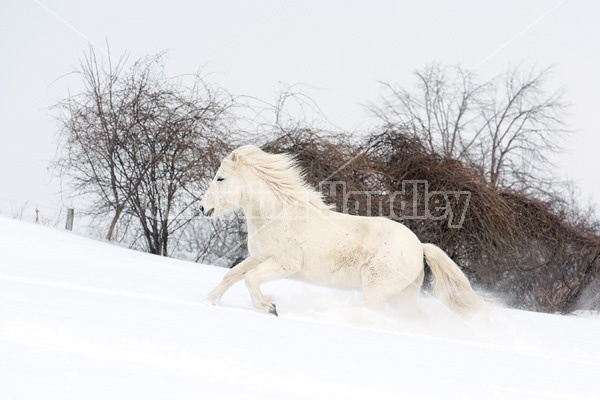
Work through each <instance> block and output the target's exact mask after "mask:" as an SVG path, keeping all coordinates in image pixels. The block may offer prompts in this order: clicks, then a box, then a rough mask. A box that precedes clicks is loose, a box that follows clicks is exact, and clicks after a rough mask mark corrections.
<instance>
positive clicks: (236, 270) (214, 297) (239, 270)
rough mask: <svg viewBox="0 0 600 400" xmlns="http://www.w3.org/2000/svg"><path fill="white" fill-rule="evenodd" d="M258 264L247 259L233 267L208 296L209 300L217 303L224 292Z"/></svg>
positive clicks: (256, 261)
mask: <svg viewBox="0 0 600 400" xmlns="http://www.w3.org/2000/svg"><path fill="white" fill-rule="evenodd" d="M258 264H259V261H258V260H256V259H254V258H252V257H248V258H246V259H245V260H244V261H242V262H241V263H239V264H238V265H236V266H235V267H233V268H231V269H230V270H229V271H227V273H226V274H225V276H224V277H223V280H222V281H221V283H219V285H218V286H217V287H215V288H214V289H213V290H212V291H211V292H210V293H209V294H208V298H209V300H210V301H211V302H212V303H213V304H216V303H218V302H219V300H221V297H223V295H224V294H225V292H226V291H227V290H229V288H230V287H231V286H233V284H234V283H236V282H239V281H241V280H242V279H244V276H245V275H246V273H247V272H248V271H250V270H251V269H252V268H254V267H256V266H257V265H258Z"/></svg>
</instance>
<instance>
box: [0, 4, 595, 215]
mask: <svg viewBox="0 0 600 400" xmlns="http://www.w3.org/2000/svg"><path fill="white" fill-rule="evenodd" d="M598 15H600V3H599V2H598V1H595V0H563V1H547V0H540V1H529V0H516V1H514V0H504V1H496V2H490V1H477V0H472V1H448V0H435V1H434V0H432V1H421V0H419V1H417V0H413V1H373V0H369V1H327V0H319V1H313V0H302V1H283V0H280V1H250V0H243V1H242V0H240V1H228V0H219V1H214V0H212V1H197V0H195V1H192V0H189V1H188V0H170V1H168V2H167V1H148V0H144V1H125V0H101V1H97V0H90V1H71V0H40V1H37V0H4V1H3V2H2V5H1V6H0V50H1V52H0V58H1V59H2V62H1V63H0V162H1V164H0V211H1V212H2V214H4V215H7V214H10V213H11V212H15V208H18V207H19V204H21V203H24V202H29V204H32V205H37V206H39V207H40V208H43V209H47V210H48V211H45V212H47V213H50V212H51V210H58V209H59V208H61V207H63V206H65V205H70V204H64V203H63V202H62V200H61V198H60V194H59V192H60V185H59V182H58V181H56V180H52V181H51V179H50V174H49V173H48V171H47V167H48V163H49V161H50V159H51V158H52V157H53V155H54V152H55V147H56V146H55V132H56V124H55V123H54V121H53V112H52V110H51V109H50V107H51V106H52V105H53V104H55V103H56V101H58V100H59V99H62V98H65V97H66V96H67V94H68V93H69V90H71V92H76V91H77V90H78V89H79V86H78V82H77V80H76V79H75V78H74V77H73V76H67V77H63V78H61V79H59V77H61V76H63V75H65V74H68V73H69V72H70V71H72V70H73V67H74V66H76V65H78V63H79V60H80V59H81V58H82V57H83V54H84V51H86V50H87V48H88V46H89V45H90V44H91V45H92V46H94V48H95V49H96V52H97V53H102V52H104V51H105V50H106V42H107V41H108V42H109V43H110V47H111V52H112V54H113V55H116V56H118V55H120V54H122V53H124V52H126V51H128V52H131V59H135V58H137V57H140V56H144V55H148V54H154V53H157V52H160V51H164V50H168V57H167V67H168V71H169V73H172V74H173V75H177V74H182V73H189V72H195V71H197V70H198V69H199V68H203V71H204V72H205V73H206V72H208V73H210V74H209V78H210V80H211V81H212V82H215V83H217V84H219V85H221V86H223V87H224V88H226V89H227V90H228V91H229V92H231V93H232V94H236V95H249V96H255V97H258V98H261V99H264V100H265V101H274V100H275V97H276V96H277V93H278V92H279V90H280V88H281V87H282V84H283V85H292V84H295V83H303V84H305V85H306V86H305V87H304V89H303V90H304V92H305V93H306V94H307V95H309V96H310V97H311V98H312V99H313V100H314V101H315V102H316V103H317V104H318V105H319V106H320V108H321V109H322V111H323V112H324V114H325V115H326V116H327V117H328V118H329V119H330V120H331V121H332V122H333V123H334V124H336V125H337V126H339V127H342V128H344V129H349V130H352V129H356V130H360V129H365V128H366V127H368V122H367V112H366V111H365V108H364V106H363V105H364V104H365V103H368V102H369V101H375V100H377V98H378V96H379V94H380V93H381V87H380V85H379V84H378V81H387V82H394V83H398V84H401V85H403V86H410V85H412V84H413V83H414V79H413V77H412V76H411V73H412V72H413V71H414V70H415V69H418V68H421V67H423V66H424V65H426V64H428V63H431V62H433V61H439V62H442V63H449V64H455V63H461V64H462V65H463V66H464V67H468V68H474V69H476V71H477V73H478V74H480V75H481V77H482V78H485V79H489V78H491V77H493V76H494V75H496V74H498V73H500V72H502V71H504V70H505V69H506V68H507V67H508V66H510V65H516V64H533V65H537V66H539V67H547V66H550V65H555V73H554V74H553V76H552V81H551V82H550V86H549V89H556V88H561V87H563V88H565V89H566V91H567V94H566V100H567V101H568V102H570V103H571V104H572V108H571V115H570V117H569V120H568V123H569V125H570V127H571V128H572V129H573V130H575V131H576V132H577V133H576V135H575V136H574V137H573V138H572V139H571V140H570V142H569V143H568V144H567V148H566V150H565V152H564V153H563V154H561V155H560V156H559V157H558V160H557V161H558V168H557V170H556V174H555V175H556V176H557V177H560V178H570V179H573V180H574V181H575V183H576V184H577V186H578V187H579V188H580V190H581V199H582V203H584V204H585V203H587V202H588V201H593V202H594V203H596V204H598V203H599V202H600V188H599V187H598V183H600V179H599V178H598V167H597V166H598V158H599V157H598V149H599V148H600V122H599V115H598V114H599V111H600V107H599V106H600V73H599V71H600V48H599V47H600V24H599V23H598Z"/></svg>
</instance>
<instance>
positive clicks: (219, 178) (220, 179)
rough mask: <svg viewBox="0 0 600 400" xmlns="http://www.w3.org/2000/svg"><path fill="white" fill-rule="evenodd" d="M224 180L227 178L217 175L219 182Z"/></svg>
mask: <svg viewBox="0 0 600 400" xmlns="http://www.w3.org/2000/svg"><path fill="white" fill-rule="evenodd" d="M222 180H225V178H221V177H220V176H219V177H217V182H221V181H222Z"/></svg>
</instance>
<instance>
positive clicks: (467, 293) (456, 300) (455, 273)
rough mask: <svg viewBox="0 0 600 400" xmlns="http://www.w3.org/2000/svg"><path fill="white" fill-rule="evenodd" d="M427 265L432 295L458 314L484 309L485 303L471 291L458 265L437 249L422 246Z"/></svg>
mask: <svg viewBox="0 0 600 400" xmlns="http://www.w3.org/2000/svg"><path fill="white" fill-rule="evenodd" d="M423 252H424V253H425V259H426V260H427V264H428V265H429V267H430V268H431V272H432V273H433V294H434V295H435V297H437V298H438V299H440V300H442V301H443V302H444V303H445V304H446V305H447V306H448V307H450V309H451V310H452V311H454V312H456V313H458V314H463V315H464V314H467V313H469V312H472V311H477V310H479V309H482V308H484V306H485V302H484V301H483V299H482V298H481V297H479V296H478V295H477V293H475V291H473V288H472V287H471V284H470V283H469V280H468V279H467V277H466V276H465V274H463V272H462V271H461V270H460V268H458V265H456V263H455V262H454V261H452V259H451V258H450V257H448V255H447V254H446V253H445V252H444V251H443V250H442V249H440V248H439V247H437V246H435V245H433V244H430V243H424V244H423Z"/></svg>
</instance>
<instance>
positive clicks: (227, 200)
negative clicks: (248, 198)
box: [200, 151, 244, 217]
mask: <svg viewBox="0 0 600 400" xmlns="http://www.w3.org/2000/svg"><path fill="white" fill-rule="evenodd" d="M239 164H240V160H239V156H238V155H237V153H236V151H233V152H232V153H231V154H229V155H228V156H227V157H225V158H224V159H223V161H221V165H220V166H219V169H218V170H217V174H216V175H215V177H214V178H213V180H212V182H211V183H210V186H209V187H208V189H207V190H206V193H204V196H202V200H200V211H202V214H204V215H205V216H207V217H220V216H222V215H225V214H227V213H229V212H231V211H234V210H235V209H237V208H239V207H240V202H241V199H242V190H243V188H244V181H243V178H242V176H241V174H240V168H239V167H240V165H239Z"/></svg>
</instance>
